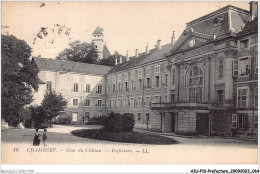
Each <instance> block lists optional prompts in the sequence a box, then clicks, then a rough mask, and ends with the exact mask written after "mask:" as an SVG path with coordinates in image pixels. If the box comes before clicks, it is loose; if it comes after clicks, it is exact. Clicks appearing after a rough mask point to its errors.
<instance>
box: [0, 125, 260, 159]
mask: <svg viewBox="0 0 260 174" xmlns="http://www.w3.org/2000/svg"><path fill="white" fill-rule="evenodd" d="M97 128H100V126H95V125H81V126H78V125H77V126H73V125H68V126H62V125H53V128H49V129H48V132H47V135H48V139H47V147H48V148H56V152H58V153H48V154H47V156H46V153H45V155H43V154H44V153H30V151H31V150H30V149H32V148H36V147H40V148H44V147H43V145H42V143H41V145H40V146H32V142H33V137H34V133H35V129H7V130H3V131H1V140H2V144H1V145H2V159H4V160H3V162H4V163H17V164H26V163H28V161H27V160H29V159H31V158H32V157H33V161H31V160H30V161H29V163H35V164H41V163H44V164H70V163H72V164H126V163H127V164H136V163H138V164H198V163H204V164H205V163H207V164H224V163H257V158H258V156H257V154H258V149H257V147H258V146H257V142H254V141H243V140H237V139H223V138H219V137H204V138H198V137H196V138H184V137H176V136H167V137H169V138H172V139H174V140H176V141H177V142H178V144H173V145H147V144H127V143H119V142H109V141H104V140H95V139H89V138H81V137H76V136H73V135H72V134H71V131H73V130H78V129H97ZM39 132H40V134H42V133H43V130H40V131H39ZM147 134H149V132H148V133H147ZM15 148H20V151H19V153H21V154H23V157H22V158H17V157H15V156H14V155H17V154H19V153H15ZM86 148H87V149H89V150H87V152H88V153H76V152H77V150H79V149H86ZM28 149H29V150H28ZM98 151H101V152H104V153H106V155H104V154H103V153H97V152H98ZM146 151H147V152H148V153H146ZM22 152H23V153H22ZM65 152H66V153H65ZM72 152H73V153H72ZM85 152H86V151H85ZM128 152H129V153H128ZM130 152H131V153H130ZM32 154H33V155H32ZM59 154H62V155H59ZM85 154H87V155H85ZM27 155H28V156H27ZM6 156H8V157H10V158H8V160H5V158H6ZM3 157H4V158H3ZM46 157H48V160H47V158H46ZM26 159H27V160H26ZM83 159H84V160H83ZM93 159H95V160H93ZM82 160H83V161H82ZM97 161H98V162H97Z"/></svg>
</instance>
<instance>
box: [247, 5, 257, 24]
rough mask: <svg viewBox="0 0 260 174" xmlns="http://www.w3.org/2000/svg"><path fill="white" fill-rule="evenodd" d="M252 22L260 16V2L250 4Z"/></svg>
mask: <svg viewBox="0 0 260 174" xmlns="http://www.w3.org/2000/svg"><path fill="white" fill-rule="evenodd" d="M249 4H250V20H251V21H252V20H254V19H255V18H256V17H257V16H258V2H257V1H251V2H250V3H249Z"/></svg>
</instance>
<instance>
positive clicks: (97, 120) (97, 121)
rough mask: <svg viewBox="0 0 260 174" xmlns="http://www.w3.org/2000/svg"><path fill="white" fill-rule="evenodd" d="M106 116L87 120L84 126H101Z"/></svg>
mask: <svg viewBox="0 0 260 174" xmlns="http://www.w3.org/2000/svg"><path fill="white" fill-rule="evenodd" d="M106 118H107V116H99V117H92V118H90V119H89V122H86V124H89V125H94V124H100V125H103V124H104V122H105V120H106Z"/></svg>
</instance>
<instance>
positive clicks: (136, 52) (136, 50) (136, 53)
mask: <svg viewBox="0 0 260 174" xmlns="http://www.w3.org/2000/svg"><path fill="white" fill-rule="evenodd" d="M138 56H139V53H138V49H135V57H136V58H137V57H138Z"/></svg>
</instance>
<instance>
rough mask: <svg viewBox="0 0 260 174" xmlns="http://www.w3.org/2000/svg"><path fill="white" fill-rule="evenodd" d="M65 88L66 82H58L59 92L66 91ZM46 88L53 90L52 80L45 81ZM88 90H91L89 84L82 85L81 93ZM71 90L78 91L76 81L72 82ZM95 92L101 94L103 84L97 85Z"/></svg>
mask: <svg viewBox="0 0 260 174" xmlns="http://www.w3.org/2000/svg"><path fill="white" fill-rule="evenodd" d="M66 88H67V85H66V83H65V82H61V83H60V91H61V92H66ZM46 90H47V91H51V90H53V86H52V81H47V83H46ZM90 90H91V86H90V84H86V85H84V90H83V93H90ZM72 92H74V93H78V92H79V84H78V83H73V88H72ZM96 93H98V94H102V93H103V86H102V85H98V87H97V91H96Z"/></svg>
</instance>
